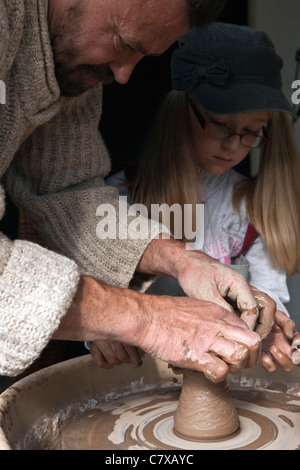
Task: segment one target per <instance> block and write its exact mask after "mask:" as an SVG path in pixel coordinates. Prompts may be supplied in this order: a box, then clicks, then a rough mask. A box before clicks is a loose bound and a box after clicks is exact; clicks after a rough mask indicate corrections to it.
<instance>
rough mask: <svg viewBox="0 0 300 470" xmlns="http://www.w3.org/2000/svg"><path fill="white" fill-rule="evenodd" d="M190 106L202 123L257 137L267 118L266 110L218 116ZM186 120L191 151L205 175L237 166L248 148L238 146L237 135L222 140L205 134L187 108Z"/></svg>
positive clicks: (216, 173) (220, 172) (219, 173)
mask: <svg viewBox="0 0 300 470" xmlns="http://www.w3.org/2000/svg"><path fill="white" fill-rule="evenodd" d="M194 103H195V104H196V107H197V108H198V110H199V111H200V113H201V115H202V117H203V118H204V119H205V121H206V122H213V123H217V124H222V125H224V126H226V127H228V128H229V129H231V130H232V132H236V133H238V134H244V133H246V134H259V133H260V131H261V129H262V127H263V126H265V125H266V123H267V121H268V119H269V113H268V112H267V111H257V112H250V113H242V114H226V115H218V114H213V113H211V112H209V111H206V110H205V109H204V108H203V107H202V106H200V105H199V104H198V103H197V102H195V101H194ZM189 117H190V123H191V134H192V143H193V147H194V152H195V155H196V157H197V160H198V162H199V166H200V168H202V169H203V170H204V171H206V172H207V173H209V174H211V175H221V174H223V173H225V171H227V170H229V169H230V168H232V167H234V166H236V165H238V164H239V163H240V162H241V161H242V160H244V158H245V157H246V156H247V154H248V153H249V151H250V149H249V148H246V147H244V146H243V145H242V144H241V140H240V136H239V135H235V134H234V135H232V136H230V137H228V138H226V139H223V140H222V139H217V138H215V137H210V136H209V135H207V134H206V133H205V131H204V130H203V128H202V127H201V124H200V123H199V121H198V119H197V118H196V116H195V113H194V112H193V110H192V109H191V106H190V105H189Z"/></svg>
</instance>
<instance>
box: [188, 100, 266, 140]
mask: <svg viewBox="0 0 300 470" xmlns="http://www.w3.org/2000/svg"><path fill="white" fill-rule="evenodd" d="M188 102H189V104H190V106H191V108H192V110H193V113H194V114H195V116H196V118H197V120H198V122H199V124H200V126H201V127H202V129H203V130H204V132H205V134H207V135H209V136H210V137H213V138H215V139H221V140H225V139H229V138H230V137H232V136H233V135H238V136H239V137H240V142H241V144H242V145H243V146H244V147H247V148H259V147H262V146H264V145H266V143H267V142H268V141H269V137H268V134H267V130H266V128H265V127H263V128H262V130H261V132H262V133H261V134H250V133H249V134H247V133H246V134H238V133H237V132H234V131H233V130H232V129H230V128H229V127H226V126H224V125H223V124H218V123H215V122H206V121H205V119H204V117H203V116H202V114H201V113H200V111H199V110H198V108H197V107H196V105H195V103H194V102H193V100H192V99H191V98H189V99H188Z"/></svg>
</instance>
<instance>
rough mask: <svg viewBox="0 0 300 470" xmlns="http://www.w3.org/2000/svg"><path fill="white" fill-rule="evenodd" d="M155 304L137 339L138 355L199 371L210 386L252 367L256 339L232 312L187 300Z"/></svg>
mask: <svg viewBox="0 0 300 470" xmlns="http://www.w3.org/2000/svg"><path fill="white" fill-rule="evenodd" d="M152 297H153V296H149V312H150V310H151V303H152V301H153V299H152ZM156 302H159V303H160V305H161V308H159V311H160V314H158V315H157V314H156V315H154V316H152V318H151V320H150V322H149V323H148V325H147V328H146V329H145V331H144V333H143V334H141V336H140V339H139V340H140V341H141V343H140V344H139V346H140V347H141V348H142V349H143V350H145V351H147V352H148V353H150V354H152V355H154V356H156V357H158V358H160V359H162V360H164V361H166V362H168V363H169V364H171V365H173V366H175V367H181V368H184V369H193V370H197V371H200V372H203V373H204V375H205V376H206V377H207V378H208V379H209V380H211V381H212V382H221V381H222V380H224V379H225V378H226V376H227V374H228V373H229V372H231V373H235V372H238V371H240V370H242V369H243V368H245V367H253V366H254V365H256V364H257V362H258V359H259V356H260V349H261V338H260V336H259V335H257V334H256V333H255V332H253V331H250V330H249V328H248V327H247V325H246V324H245V323H244V322H243V321H242V320H241V319H240V318H239V317H238V316H237V315H235V314H234V313H232V312H230V311H229V310H227V309H226V310H225V309H223V308H222V307H219V306H218V305H216V304H213V303H211V302H205V301H198V300H196V299H191V298H188V297H179V298H178V297H167V296H166V297H165V296H156ZM157 306H158V307H159V305H156V308H157ZM145 318H146V317H145Z"/></svg>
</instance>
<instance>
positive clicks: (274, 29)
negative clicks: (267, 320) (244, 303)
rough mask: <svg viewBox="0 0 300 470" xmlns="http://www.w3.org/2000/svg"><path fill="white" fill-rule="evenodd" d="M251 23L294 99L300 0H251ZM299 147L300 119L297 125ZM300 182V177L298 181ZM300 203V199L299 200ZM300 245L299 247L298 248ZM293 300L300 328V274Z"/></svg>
mask: <svg viewBox="0 0 300 470" xmlns="http://www.w3.org/2000/svg"><path fill="white" fill-rule="evenodd" d="M249 26H251V27H253V28H255V29H260V30H263V31H265V32H266V33H267V34H268V35H269V36H270V38H271V39H272V41H273V43H274V44H275V47H276V50H277V52H278V54H279V55H280V56H281V57H282V58H283V60H284V64H285V65H284V69H283V84H284V91H285V94H286V96H287V97H289V99H291V96H292V92H293V91H294V90H292V88H291V85H292V82H293V81H294V79H295V71H296V61H295V54H296V51H297V49H299V48H300V1H299V0H249ZM294 128H295V135H296V139H297V143H298V146H299V148H300V119H299V120H298V122H297V123H296V125H295V126H294ZM299 184H300V181H299ZM299 203H300V201H299ZM299 249H300V248H299ZM288 283H289V288H290V294H291V302H290V303H289V305H288V309H289V312H290V314H291V316H292V317H293V319H294V321H296V325H297V328H298V329H299V330H300V274H296V275H295V276H292V277H290V278H289V279H288Z"/></svg>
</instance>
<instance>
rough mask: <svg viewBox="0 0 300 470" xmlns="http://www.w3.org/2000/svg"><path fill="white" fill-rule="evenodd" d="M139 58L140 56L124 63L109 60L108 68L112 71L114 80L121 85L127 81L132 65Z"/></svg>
mask: <svg viewBox="0 0 300 470" xmlns="http://www.w3.org/2000/svg"><path fill="white" fill-rule="evenodd" d="M140 60H141V58H139V59H135V60H131V61H130V62H125V63H123V62H119V61H115V62H111V63H110V64H109V68H110V70H111V71H112V72H113V74H114V77H115V80H116V82H118V83H120V84H122V85H124V84H125V83H127V82H128V80H129V78H130V75H131V74H132V72H133V69H134V67H135V66H136V64H137V63H138V62H139V61H140Z"/></svg>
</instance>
